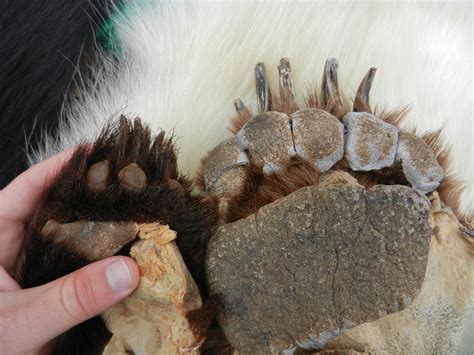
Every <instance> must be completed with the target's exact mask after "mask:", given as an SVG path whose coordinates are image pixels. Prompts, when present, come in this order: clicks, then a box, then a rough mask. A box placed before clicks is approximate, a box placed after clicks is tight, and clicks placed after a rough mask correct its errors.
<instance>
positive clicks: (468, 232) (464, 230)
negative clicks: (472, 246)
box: [461, 228, 474, 238]
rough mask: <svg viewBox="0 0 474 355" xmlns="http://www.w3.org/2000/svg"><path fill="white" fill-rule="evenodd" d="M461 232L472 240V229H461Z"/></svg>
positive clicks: (473, 233)
mask: <svg viewBox="0 0 474 355" xmlns="http://www.w3.org/2000/svg"><path fill="white" fill-rule="evenodd" d="M461 231H462V232H463V233H464V235H466V236H467V237H469V238H474V229H467V228H461Z"/></svg>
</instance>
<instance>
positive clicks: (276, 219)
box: [207, 184, 431, 353]
mask: <svg viewBox="0 0 474 355" xmlns="http://www.w3.org/2000/svg"><path fill="white" fill-rule="evenodd" d="M429 208H430V204H429V202H428V200H427V199H426V198H425V197H424V196H423V195H422V194H420V193H418V192H416V191H414V190H412V189H410V188H407V187H404V186H398V185H396V186H383V185H378V186H376V187H374V188H372V189H370V190H365V189H364V188H363V187H360V186H358V185H352V184H344V185H341V184H337V185H334V186H331V187H326V188H319V187H306V188H303V189H300V190H298V191H296V192H295V193H293V194H291V195H289V196H287V197H285V198H283V199H280V200H278V201H276V202H274V203H272V204H270V205H267V206H264V207H262V208H261V209H260V211H259V212H258V213H256V214H254V215H252V216H249V217H247V218H245V219H243V220H239V221H237V222H235V223H231V224H227V225H224V226H222V227H220V229H219V230H218V232H217V233H216V235H215V236H214V237H213V238H212V240H211V242H210V244H209V246H208V255H207V276H208V281H209V285H210V290H211V292H212V293H217V294H222V295H223V304H222V309H221V311H220V313H219V316H218V320H219V323H220V325H221V326H222V328H223V330H224V332H225V334H226V336H227V337H228V339H229V340H230V342H231V343H232V344H233V345H234V346H235V347H236V349H237V350H238V351H239V352H242V353H254V352H255V351H257V352H269V351H271V352H278V351H281V350H284V349H288V348H289V347H291V346H292V345H296V344H297V343H302V342H304V341H306V340H307V339H308V338H309V337H318V336H319V335H320V334H321V333H323V332H324V334H327V332H334V334H337V333H338V331H339V330H341V329H344V328H350V327H353V326H355V325H357V324H361V323H365V322H367V321H372V320H375V319H378V318H379V317H381V316H383V315H386V314H388V313H392V312H396V311H399V310H401V309H404V308H405V307H406V306H408V305H409V304H410V303H411V301H412V300H413V298H414V296H415V295H416V294H417V292H418V290H419V289H420V287H421V284H422V282H423V278H424V274H425V270H426V262H427V255H428V245H429V239H430V236H431V229H430V226H429V219H428V216H429Z"/></svg>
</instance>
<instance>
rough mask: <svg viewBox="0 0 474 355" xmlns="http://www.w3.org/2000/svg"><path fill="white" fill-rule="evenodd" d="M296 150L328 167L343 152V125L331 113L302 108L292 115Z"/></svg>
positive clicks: (318, 163) (320, 165) (304, 156)
mask: <svg viewBox="0 0 474 355" xmlns="http://www.w3.org/2000/svg"><path fill="white" fill-rule="evenodd" d="M291 122H292V127H293V140H294V144H295V150H296V154H297V155H299V156H301V157H302V158H305V159H308V160H309V161H312V162H314V163H315V164H316V166H317V168H318V170H319V171H320V172H325V171H328V170H329V169H330V168H331V167H332V166H333V165H334V164H336V163H337V162H338V161H339V160H341V159H342V156H343V155H344V126H343V125H342V123H341V122H339V120H338V119H337V118H336V117H335V116H333V115H331V114H330V113H328V112H326V111H323V110H318V109H311V108H309V109H303V110H299V111H297V112H295V113H294V114H292V115H291Z"/></svg>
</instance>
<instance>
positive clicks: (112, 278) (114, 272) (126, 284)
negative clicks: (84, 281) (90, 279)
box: [105, 260, 132, 292]
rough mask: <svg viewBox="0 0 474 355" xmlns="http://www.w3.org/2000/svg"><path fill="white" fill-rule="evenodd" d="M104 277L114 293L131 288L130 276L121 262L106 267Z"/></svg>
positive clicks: (125, 265) (124, 264) (126, 267)
mask: <svg viewBox="0 0 474 355" xmlns="http://www.w3.org/2000/svg"><path fill="white" fill-rule="evenodd" d="M105 277H106V278H107V282H108V284H109V286H110V287H111V288H112V289H113V290H114V291H117V292H122V291H125V290H128V289H129V288H130V287H132V275H131V274H130V270H129V269H128V266H127V264H126V263H125V262H124V261H123V260H117V261H114V262H113V263H112V264H110V265H109V266H107V268H106V270H105Z"/></svg>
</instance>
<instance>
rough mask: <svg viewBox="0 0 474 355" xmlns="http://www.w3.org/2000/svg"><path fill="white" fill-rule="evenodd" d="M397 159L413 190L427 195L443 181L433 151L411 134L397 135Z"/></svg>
mask: <svg viewBox="0 0 474 355" xmlns="http://www.w3.org/2000/svg"><path fill="white" fill-rule="evenodd" d="M398 159H400V160H401V162H402V168H403V172H404V174H405V177H406V179H407V180H408V181H409V182H410V184H411V185H412V186H413V187H414V188H415V189H418V190H421V191H423V192H424V193H428V192H431V191H434V190H435V189H436V188H437V187H438V185H439V183H440V182H441V180H443V169H442V168H441V166H440V165H439V163H438V161H437V160H436V157H435V155H434V153H433V151H432V150H431V149H430V148H429V147H428V145H427V144H426V143H425V142H424V141H423V139H421V138H419V137H417V136H415V135H413V134H409V133H404V132H400V133H399V140H398V147H397V160H398Z"/></svg>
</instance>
